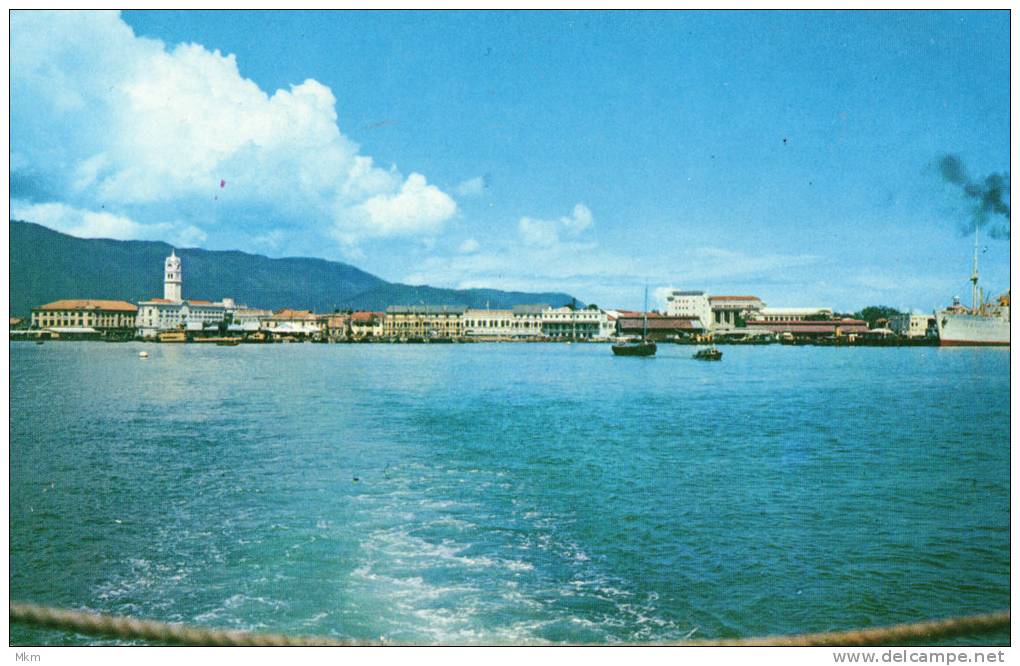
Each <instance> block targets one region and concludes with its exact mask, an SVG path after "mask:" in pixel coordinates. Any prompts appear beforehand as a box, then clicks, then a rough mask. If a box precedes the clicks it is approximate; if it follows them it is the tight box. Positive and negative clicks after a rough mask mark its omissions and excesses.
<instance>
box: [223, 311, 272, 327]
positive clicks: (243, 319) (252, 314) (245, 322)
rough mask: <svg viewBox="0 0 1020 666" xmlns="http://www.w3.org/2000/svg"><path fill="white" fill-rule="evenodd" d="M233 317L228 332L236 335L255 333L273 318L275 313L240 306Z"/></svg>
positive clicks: (233, 313)
mask: <svg viewBox="0 0 1020 666" xmlns="http://www.w3.org/2000/svg"><path fill="white" fill-rule="evenodd" d="M232 315H233V316H232V317H231V324H230V326H229V327H228V330H230V331H231V332H235V333H255V332H257V331H259V330H261V328H262V325H263V324H264V323H265V321H266V320H267V319H269V318H270V317H272V316H273V311H272V310H262V309H260V308H248V307H244V306H240V307H238V308H237V309H235V310H234V311H233V312H232Z"/></svg>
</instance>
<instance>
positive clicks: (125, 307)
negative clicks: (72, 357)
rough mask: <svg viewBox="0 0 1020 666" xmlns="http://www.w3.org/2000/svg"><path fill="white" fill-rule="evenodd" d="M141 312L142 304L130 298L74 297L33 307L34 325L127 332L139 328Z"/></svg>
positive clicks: (93, 331)
mask: <svg viewBox="0 0 1020 666" xmlns="http://www.w3.org/2000/svg"><path fill="white" fill-rule="evenodd" d="M137 313H138V306H136V305H134V304H133V303H128V302H127V301H111V300H100V299H91V298H70V299H64V300H59V301H53V302H52V303H47V304H45V305H40V306H39V307H36V308H32V328H36V329H40V328H48V329H66V330H65V332H69V330H70V329H82V331H80V332H84V333H98V332H107V331H118V332H126V331H131V330H132V329H134V328H135V320H136V317H137ZM12 328H13V326H12ZM84 329H88V330H84ZM57 332H58V333H59V330H57Z"/></svg>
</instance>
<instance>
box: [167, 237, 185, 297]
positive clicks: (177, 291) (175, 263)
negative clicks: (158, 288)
mask: <svg viewBox="0 0 1020 666" xmlns="http://www.w3.org/2000/svg"><path fill="white" fill-rule="evenodd" d="M164 276H165V278H164V280H163V298H165V299H166V300H168V301H173V302H174V303H180V302H181V300H182V299H181V258H180V257H178V256H177V254H175V252H174V251H173V250H170V256H169V257H167V258H166V270H165V271H164Z"/></svg>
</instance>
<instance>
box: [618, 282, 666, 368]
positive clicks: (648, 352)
mask: <svg viewBox="0 0 1020 666" xmlns="http://www.w3.org/2000/svg"><path fill="white" fill-rule="evenodd" d="M642 314H643V315H644V323H643V324H642V326H641V339H640V340H630V341H628V342H623V343H620V344H618V345H613V353H614V354H615V355H617V356H655V349H656V347H655V343H654V342H652V341H651V340H649V339H648V285H645V308H644V312H643V313H642Z"/></svg>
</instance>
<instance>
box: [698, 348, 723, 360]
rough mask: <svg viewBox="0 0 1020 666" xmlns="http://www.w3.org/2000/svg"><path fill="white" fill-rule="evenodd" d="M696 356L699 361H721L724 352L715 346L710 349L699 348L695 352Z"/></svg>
mask: <svg viewBox="0 0 1020 666" xmlns="http://www.w3.org/2000/svg"><path fill="white" fill-rule="evenodd" d="M694 358H696V359H697V360H699V361H721V360H722V352H721V351H719V350H718V349H716V348H715V347H709V348H708V349H699V350H698V351H696V352H695V353H694Z"/></svg>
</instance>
